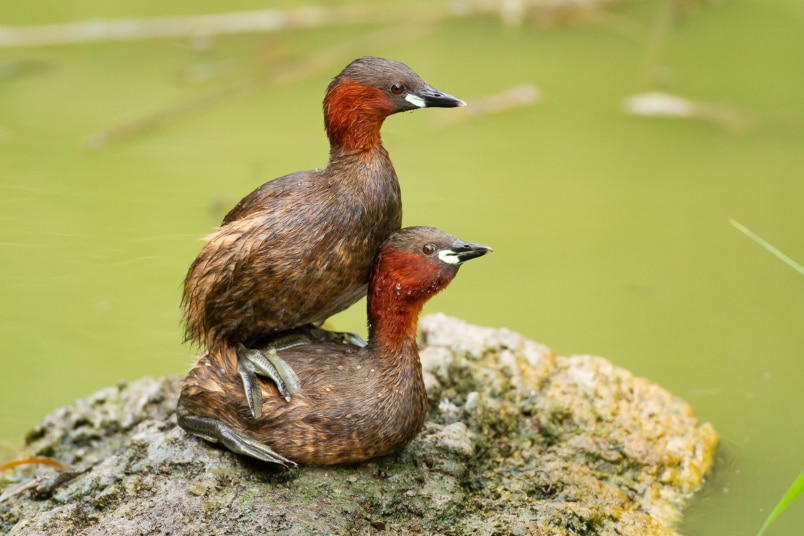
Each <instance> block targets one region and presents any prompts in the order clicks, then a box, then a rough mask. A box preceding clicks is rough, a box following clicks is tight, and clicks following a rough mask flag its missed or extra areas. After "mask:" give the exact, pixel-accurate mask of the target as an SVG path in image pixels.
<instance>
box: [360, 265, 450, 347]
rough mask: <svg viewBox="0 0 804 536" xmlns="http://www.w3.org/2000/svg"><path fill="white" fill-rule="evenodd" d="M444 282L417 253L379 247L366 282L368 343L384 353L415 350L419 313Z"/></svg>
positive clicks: (445, 282) (442, 286)
mask: <svg viewBox="0 0 804 536" xmlns="http://www.w3.org/2000/svg"><path fill="white" fill-rule="evenodd" d="M423 281H427V282H428V284H423V283H422V282H423ZM447 283H448V279H444V278H442V277H440V274H438V273H436V269H435V268H433V267H432V266H431V265H430V264H429V263H426V262H422V261H421V257H419V256H418V255H415V254H412V253H407V252H402V251H397V250H383V251H382V253H381V254H380V256H379V258H378V260H377V265H376V266H375V268H374V271H373V272H372V274H371V278H370V281H369V292H368V318H369V344H372V345H374V346H376V347H380V348H379V349H380V351H381V352H384V353H387V354H388V355H397V356H398V355H402V354H404V353H406V352H409V351H411V350H413V352H415V351H416V348H417V344H416V328H417V325H418V319H419V313H420V312H421V310H422V307H423V306H424V303H425V302H426V301H427V300H428V299H429V298H430V297H432V295H433V294H435V293H436V292H438V291H439V290H441V289H442V288H444V287H445V286H446V285H447ZM416 355H418V354H416Z"/></svg>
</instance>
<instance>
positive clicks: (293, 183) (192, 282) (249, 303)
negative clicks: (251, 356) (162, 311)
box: [182, 57, 464, 353]
mask: <svg viewBox="0 0 804 536" xmlns="http://www.w3.org/2000/svg"><path fill="white" fill-rule="evenodd" d="M463 104H464V103H463V102H462V101H461V100H459V99H457V98H455V97H452V96H450V95H447V94H444V93H439V92H438V91H436V90H434V89H433V88H432V87H430V86H429V85H427V84H426V83H425V82H424V81H423V80H422V79H421V78H420V77H419V76H418V75H417V74H416V73H415V72H413V70H411V69H410V68H409V67H408V66H406V65H404V64H402V63H399V62H395V61H390V60H386V59H382V58H374V57H365V58H360V59H357V60H355V61H353V62H352V63H350V64H349V65H348V66H346V68H345V69H344V70H343V71H342V72H341V73H340V74H339V75H338V76H337V77H335V79H334V80H333V81H332V83H331V84H330V85H329V88H328V90H327V94H326V97H325V99H324V122H325V126H326V131H327V135H328V137H329V141H330V157H329V162H328V164H327V166H326V167H325V168H324V169H322V170H314V171H300V172H297V173H292V174H290V175H285V176H283V177H280V178H278V179H275V180H272V181H270V182H268V183H266V184H264V185H262V186H261V187H259V188H257V189H256V190H254V191H253V192H252V193H251V194H249V195H248V196H247V197H245V198H244V199H243V200H242V201H240V203H238V204H237V206H235V207H234V208H233V209H232V210H231V211H230V212H229V213H228V214H227V215H226V217H225V218H224V220H223V224H222V226H221V228H220V229H219V230H218V231H216V232H215V233H213V234H211V235H209V236H208V237H207V242H206V244H205V245H204V247H203V249H202V250H201V252H200V253H199V254H198V257H197V258H196V259H195V261H194V262H193V263H192V265H191V266H190V269H189V271H188V272H187V276H186V278H185V281H184V296H183V299H182V304H183V307H184V318H185V324H186V333H187V338H188V339H190V340H193V341H195V342H197V343H199V344H201V345H204V346H206V347H207V349H209V350H210V352H212V353H215V352H223V351H225V350H226V349H227V348H231V347H233V346H234V345H236V344H237V343H242V344H244V345H246V346H252V345H255V344H257V343H258V342H259V341H260V340H262V339H264V338H265V337H266V336H270V335H271V334H273V333H275V332H278V331H284V330H288V329H291V328H295V327H297V326H301V325H305V324H309V323H317V322H321V321H323V320H325V319H326V318H328V317H329V316H331V315H333V314H335V313H338V312H340V311H343V310H344V309H346V308H347V307H349V306H350V305H352V304H353V303H355V302H356V301H357V300H359V299H360V298H361V297H362V296H364V295H365V293H366V283H367V281H368V275H369V271H370V270H371V265H372V262H373V260H374V257H375V255H376V253H377V250H378V248H379V246H380V244H382V242H383V241H384V240H385V239H386V238H387V237H388V236H389V235H390V234H391V233H392V232H393V231H394V230H396V229H399V227H400V225H401V222H402V201H401V195H400V189H399V182H398V180H397V177H396V173H395V171H394V168H393V166H392V164H391V160H390V158H389V157H388V152H387V151H386V150H385V149H384V148H383V146H382V140H381V138H380V127H381V126H382V123H383V121H384V120H385V118H386V117H387V116H389V115H391V114H394V113H397V112H401V111H405V110H413V109H416V108H419V107H428V106H440V107H453V106H461V105H463Z"/></svg>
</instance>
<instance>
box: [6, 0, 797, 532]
mask: <svg viewBox="0 0 804 536" xmlns="http://www.w3.org/2000/svg"><path fill="white" fill-rule="evenodd" d="M286 3H288V2H286ZM691 4H692V3H691ZM100 5H101V3H100V2H97V1H94V0H92V1H90V0H86V1H84V2H78V1H73V2H56V1H53V2H36V3H33V2H21V1H16V0H13V1H9V0H6V2H5V3H4V4H3V5H2V6H0V21H2V23H5V24H35V23H45V22H62V21H74V20H85V19H87V18H91V17H95V16H108V17H123V16H156V15H167V14H188V13H199V12H214V11H223V10H228V9H232V10H234V9H248V8H254V7H258V6H259V3H258V2H256V1H252V2H248V1H245V0H241V1H239V2H227V3H223V2H212V1H207V2H201V3H199V2H189V0H188V1H182V2H172V3H171V4H170V6H166V5H165V3H157V2H116V3H114V5H113V6H112V5H108V6H107V5H103V6H102V7H99V6H100ZM428 5H431V4H421V5H420V6H419V9H426V7H422V6H428ZM663 9H664V3H662V2H647V1H642V2H637V1H634V2H631V3H630V4H629V5H627V6H625V7H622V8H620V9H618V10H611V11H609V12H608V14H607V15H606V16H605V17H603V18H602V19H600V20H598V21H596V22H587V23H585V24H574V25H568V26H563V27H559V28H554V29H550V30H542V29H537V28H533V27H524V28H521V29H519V30H517V29H505V28H503V27H502V26H501V25H500V24H499V23H498V22H497V21H496V20H493V19H481V18H467V19H460V20H453V21H449V22H445V23H442V24H439V25H437V26H434V27H432V28H431V30H430V31H429V32H426V33H425V35H424V36H420V37H419V38H416V39H414V38H411V39H407V40H406V39H404V38H402V39H400V38H399V37H398V36H397V37H396V38H393V39H391V38H389V39H387V40H386V39H385V38H384V33H383V30H384V28H381V27H368V26H366V27H342V28H334V29H332V28H330V29H319V30H307V31H298V32H294V33H292V34H275V35H271V36H238V37H228V38H221V39H216V40H214V42H213V43H212V47H211V48H210V49H208V50H206V51H203V52H199V51H195V50H194V49H193V47H191V46H189V45H188V42H187V41H186V40H179V39H177V40H161V41H145V42H133V43H116V44H103V45H83V46H73V47H66V46H64V47H46V48H31V49H17V50H0V66H2V67H3V68H2V69H0V222H2V225H0V260H2V263H0V296H2V298H0V341H2V345H3V350H2V352H0V458H9V457H11V456H12V455H13V452H14V448H16V447H18V446H19V445H20V444H21V441H22V439H21V438H22V437H23V436H24V434H25V432H26V431H27V430H28V429H29V428H30V427H31V426H32V425H34V424H35V423H36V422H37V421H38V420H39V419H40V418H41V417H42V416H44V415H45V414H46V413H48V412H49V411H51V410H52V409H54V408H55V407H58V406H60V405H62V404H65V403H67V402H69V401H71V400H73V399H75V398H77V397H81V396H85V395H87V394H89V393H91V392H93V391H95V390H96V389H98V388H101V387H104V386H107V385H110V384H113V383H114V382H116V381H118V380H121V379H134V378H138V377H141V376H143V375H162V374H167V373H175V374H182V373H184V372H185V371H186V369H187V368H188V366H189V364H190V362H191V359H192V355H193V353H194V352H193V349H191V348H188V347H187V346H184V345H183V344H182V340H181V339H182V336H181V329H180V325H179V318H180V315H179V310H178V301H179V297H180V284H181V281H182V279H183V276H184V273H185V270H186V268H187V266H188V265H189V263H190V262H191V260H192V259H193V257H194V255H195V254H196V253H197V251H198V249H199V247H200V241H199V239H200V237H202V236H203V235H204V234H205V233H207V232H209V231H210V230H211V229H212V228H213V227H214V226H215V225H216V224H217V223H218V222H219V221H220V218H221V216H222V215H223V214H224V213H225V212H226V210H227V209H228V208H229V207H230V206H231V205H233V204H234V203H235V202H236V201H237V200H238V199H239V198H240V197H241V196H242V195H244V194H246V193H247V192H248V191H250V190H251V189H252V188H253V187H255V186H257V185H258V184H261V183H262V182H263V181H264V180H266V179H269V178H272V177H275V176H278V175H281V174H284V173H286V172H289V171H294V170H297V169H308V168H311V167H315V166H319V167H320V166H323V165H324V164H325V163H326V155H327V145H326V138H325V136H324V133H323V129H322V121H321V113H320V101H321V98H322V96H323V91H324V88H325V87H326V84H327V82H328V80H329V79H330V78H331V76H333V75H334V74H335V73H337V71H338V70H339V69H340V68H341V67H342V66H343V65H345V64H346V63H347V62H348V61H349V60H350V59H352V58H353V57H354V56H357V55H362V54H376V55H382V56H387V57H392V58H396V59H400V60H403V61H405V62H407V63H409V64H410V65H411V66H413V67H414V68H415V69H416V70H417V71H419V73H421V74H422V75H423V76H424V78H425V79H427V80H428V81H429V82H431V83H432V84H433V85H434V86H436V87H437V88H439V89H442V90H444V91H448V92H450V93H453V94H455V95H458V96H460V97H462V98H464V99H466V100H469V101H470V104H471V101H472V99H473V98H475V97H478V96H482V95H484V94H488V93H492V92H496V91H500V90H502V89H505V88H507V87H510V86H513V85H516V84H520V83H523V82H529V83H533V84H536V85H537V86H539V88H540V89H541V91H542V94H543V99H542V102H541V103H540V104H539V105H537V106H533V107H528V108H521V109H517V110H514V111H511V112H508V113H502V114H498V115H493V116H488V117H481V118H478V119H475V120H471V121H466V122H461V123H455V124H449V125H444V120H445V119H446V118H447V116H448V115H449V114H451V113H454V112H455V111H454V110H426V111H420V112H416V113H413V114H403V115H401V116H395V117H392V118H390V119H389V120H388V121H387V122H386V125H385V128H384V131H383V137H384V140H385V143H386V146H387V147H388V149H389V151H390V153H391V155H392V157H393V159H394V163H395V165H396V168H397V172H398V174H399V176H400V179H401V183H402V188H403V194H404V201H405V223H406V224H408V225H414V224H427V225H435V226H439V227H442V228H444V229H445V230H448V231H450V232H452V233H454V234H456V235H458V236H460V237H461V238H464V239H466V240H471V241H476V242H482V243H486V244H489V245H491V246H493V247H494V248H495V252H494V254H493V255H491V256H489V257H486V258H484V259H482V260H481V261H477V263H472V264H471V265H468V266H467V267H466V268H465V269H463V270H462V272H461V274H460V276H459V277H458V279H457V280H456V281H455V282H454V283H453V285H452V286H451V287H450V288H449V289H448V290H447V291H446V292H444V293H443V294H442V295H439V296H438V297H437V298H435V299H434V300H433V301H432V302H431V303H430V304H429V305H428V307H427V309H428V310H429V311H444V312H446V313H449V314H453V315H458V316H461V317H463V318H465V319H466V320H468V321H471V322H475V323H479V324H484V325H490V326H507V327H510V328H512V329H515V330H518V331H521V332H523V333H525V334H527V335H528V336H530V337H532V338H534V339H537V340H539V341H541V342H544V343H546V344H548V345H550V346H552V347H553V348H555V349H556V350H557V351H558V352H561V353H594V354H599V355H603V356H605V357H607V358H609V359H611V360H612V361H614V362H616V363H617V364H619V365H621V366H624V367H626V368H628V369H630V370H632V371H634V372H635V373H636V374H638V375H641V376H645V377H648V378H650V379H652V380H654V381H656V382H658V383H659V384H661V385H663V386H665V387H666V388H668V389H670V390H671V391H673V392H674V393H676V394H678V395H679V396H681V397H683V398H685V399H686V400H688V401H689V402H690V403H691V404H692V405H693V406H694V407H695V409H696V411H697V412H698V415H699V416H700V417H701V418H702V419H704V420H709V421H712V422H713V423H714V425H715V427H716V428H717V430H718V431H719V432H720V434H721V435H722V438H723V443H722V446H721V448H720V450H719V458H718V465H717V467H716V471H715V474H714V475H713V476H712V477H711V478H710V479H709V482H708V484H707V486H706V487H705V489H704V490H703V492H702V493H700V494H699V495H698V497H697V498H696V500H695V501H694V502H693V505H692V507H691V508H690V509H689V510H688V511H687V517H686V519H685V522H684V525H683V527H682V531H683V532H684V533H685V534H687V535H710V534H718V535H719V534H724V535H753V534H755V533H756V530H757V529H758V528H759V526H760V525H761V523H762V521H763V519H764V518H765V516H766V515H767V513H768V512H769V511H770V509H771V508H772V506H773V504H774V503H775V502H776V500H777V499H778V497H779V496H781V494H782V492H783V491H784V489H785V488H786V487H787V486H788V485H789V484H790V482H792V480H793V479H794V478H795V476H796V475H797V474H798V473H799V472H800V471H801V470H802V469H804V448H802V445H804V427H802V426H801V422H802V419H804V389H802V385H803V384H802V382H803V381H804V359H803V358H804V355H802V349H804V328H803V327H802V320H804V314H803V313H804V278H802V277H801V275H799V274H797V273H796V272H794V271H793V270H792V269H790V268H789V267H788V266H786V265H784V264H783V263H782V262H780V261H779V260H777V259H776V258H774V257H772V256H771V255H770V254H768V253H767V252H766V251H765V250H763V249H761V248H760V247H759V246H758V245H756V244H755V243H753V242H751V241H750V240H749V239H748V238H746V237H745V236H744V235H742V234H740V233H739V232H738V231H737V230H736V229H734V228H733V227H732V226H731V225H729V223H728V218H730V217H731V218H734V219H736V220H737V221H739V222H740V223H742V224H743V225H746V226H747V227H749V228H751V229H752V230H753V231H755V232H756V233H758V234H760V235H761V236H763V237H764V238H765V239H767V240H768V241H770V242H771V243H773V244H774V245H775V246H776V247H778V248H780V249H781V250H783V251H785V252H786V253H787V254H788V255H790V256H791V257H793V258H794V259H797V260H798V261H799V262H800V263H804V237H803V236H802V229H803V228H804V176H802V170H804V4H802V3H801V2H798V1H796V0H753V1H751V0H742V1H739V0H735V1H725V2H722V3H720V4H718V5H703V4H702V5H701V6H700V7H699V8H698V9H692V10H691V11H689V12H688V13H687V14H686V15H685V16H684V17H682V18H681V19H680V20H679V21H678V22H677V24H675V25H674V26H672V27H671V28H670V31H669V33H668V34H667V35H666V36H665V37H666V38H664V39H663V38H662V36H661V30H660V29H659V28H660V26H661V25H659V24H657V23H656V20H657V18H658V14H659V13H661V12H662V11H663ZM418 27H419V29H421V27H420V25H419V26H418ZM387 29H388V32H389V35H390V34H391V33H392V29H391V28H390V27H388V28H387ZM425 30H426V29H425ZM370 36H375V38H374V41H373V42H371V43H369V42H367V43H368V44H366V45H365V46H363V47H358V48H357V49H356V50H355V51H348V52H347V51H344V53H343V54H342V55H341V56H338V55H337V53H336V54H335V55H334V56H333V58H332V60H331V61H330V62H329V63H327V62H324V65H322V66H321V67H320V68H319V69H316V70H312V71H310V72H308V73H307V74H306V75H305V76H302V77H301V78H298V79H296V80H294V81H291V82H288V83H284V84H280V85H268V86H266V87H264V88H261V89H259V90H256V91H252V92H250V93H248V94H246V95H240V96H236V95H232V96H230V97H228V98H225V99H223V100H222V102H220V103H219V104H218V105H215V106H210V107H205V108H202V109H199V110H198V113H196V114H193V115H192V116H190V117H187V118H184V119H182V120H179V121H175V122H172V123H171V124H169V125H167V126H164V127H162V128H159V129H155V130H150V131H147V132H145V133H143V134H141V135H138V136H134V137H131V138H128V139H124V140H122V141H120V142H119V143H114V144H111V145H110V146H108V147H106V148H104V149H101V150H89V149H88V148H87V147H86V144H85V140H86V138H87V136H88V135H89V134H91V133H93V132H97V131H101V130H103V129H106V128H109V127H110V126H113V125H118V124H121V123H125V122H128V121H132V120H136V119H138V118H141V117H143V116H146V115H148V114H152V113H154V112H158V111H159V110H164V109H168V108H170V107H174V106H177V105H179V104H180V103H183V102H186V101H189V100H191V99H193V98H196V97H199V96H202V95H206V94H209V93H210V92H213V91H215V90H217V89H220V88H223V87H227V86H229V85H231V84H236V83H238V81H243V80H248V79H252V78H253V77H255V76H258V75H259V74H262V75H263V76H270V74H271V73H274V72H280V73H281V72H283V70H285V71H286V70H287V69H288V68H289V66H298V65H304V64H305V62H306V61H308V60H309V59H310V58H315V57H320V56H321V54H322V51H330V52H331V51H332V50H333V49H334V50H336V51H337V50H339V49H338V48H337V47H342V46H346V45H347V44H348V43H353V42H357V41H358V40H360V39H366V38H367V37H369V38H370ZM345 50H350V49H345ZM199 66H202V67H205V68H210V69H211V72H212V73H213V74H215V75H216V76H215V77H213V78H212V79H211V80H208V81H201V82H195V83H193V82H191V81H189V80H188V76H187V73H188V71H189V70H191V69H194V68H196V69H197V68H198V67H199ZM656 72H658V73H660V74H661V76H660V78H661V79H662V80H664V84H665V88H666V89H667V90H669V91H672V92H674V93H677V94H680V95H683V96H685V97H688V98H691V99H695V100H698V101H701V102H706V103H717V104H720V105H723V106H727V107H729V108H730V109H732V110H735V111H736V112H737V113H739V114H741V115H742V116H744V117H745V118H747V122H748V125H749V127H748V128H747V129H746V130H744V131H740V132H735V131H732V130H729V129H727V128H723V127H722V126H718V125H713V124H711V123H707V122H703V121H692V120H673V119H665V120H661V119H644V118H634V117H629V116H626V115H625V114H623V113H622V112H621V102H622V100H623V99H624V98H625V97H627V96H629V95H632V94H634V93H637V92H640V91H644V90H647V89H655V88H656V85H655V84H651V83H650V80H651V76H650V74H651V73H656ZM364 323H365V320H364V312H363V310H362V304H361V305H358V306H356V307H355V308H353V309H352V310H350V311H348V312H346V313H344V314H342V315H339V316H338V317H337V318H336V319H335V324H336V325H337V327H338V328H340V329H352V330H358V331H363V330H364V328H363V325H364ZM802 526H804V503H802V504H793V506H792V507H791V508H790V509H789V510H788V511H787V512H785V513H784V514H783V515H782V517H781V518H780V519H779V520H778V521H777V523H776V525H774V527H773V529H772V530H771V531H769V532H768V535H769V536H773V535H784V534H798V533H800V530H801V527H802Z"/></svg>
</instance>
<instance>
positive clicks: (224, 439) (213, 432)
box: [177, 415, 296, 466]
mask: <svg viewBox="0 0 804 536" xmlns="http://www.w3.org/2000/svg"><path fill="white" fill-rule="evenodd" d="M177 420H178V423H179V426H181V427H182V428H184V430H185V431H187V433H190V434H193V435H194V436H198V437H200V438H201V439H204V440H206V441H209V442H210V443H220V444H221V445H223V446H224V447H226V448H227V449H229V450H231V451H232V452H234V453H235V454H241V455H243V456H250V457H252V458H256V459H258V460H262V461H264V462H268V463H278V464H279V465H284V466H295V465H296V462H294V461H293V460H289V459H287V458H285V457H284V456H282V455H281V454H277V453H276V452H274V451H273V450H272V449H271V448H269V447H267V446H266V445H263V444H262V443H260V442H258V441H256V440H254V439H252V438H250V437H248V436H247V435H245V434H241V433H239V432H235V431H234V430H232V429H231V428H229V427H228V426H226V425H225V424H223V423H222V422H220V421H217V420H215V419H207V418H203V417H195V416H193V415H180V416H179V417H178V419H177Z"/></svg>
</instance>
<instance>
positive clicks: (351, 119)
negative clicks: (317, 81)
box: [324, 80, 394, 153]
mask: <svg viewBox="0 0 804 536" xmlns="http://www.w3.org/2000/svg"><path fill="white" fill-rule="evenodd" d="M393 111H394V110H393V103H392V102H391V100H390V99H389V98H388V96H387V95H386V94H385V92H384V91H382V90H381V89H377V88H372V87H367V86H364V85H362V84H359V83H357V82H354V81H351V80H342V81H340V82H339V83H338V84H336V85H335V86H334V87H333V88H332V89H330V91H329V92H328V93H327V96H326V98H325V99H324V124H325V125H326V129H327V136H328V137H329V142H330V146H331V147H332V151H335V152H337V151H342V152H347V153H351V152H362V151H371V150H373V149H377V148H379V147H380V146H382V139H381V138H380V128H381V127H382V123H383V121H384V120H385V118H386V117H388V116H389V115H390V114H392V113H393Z"/></svg>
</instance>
